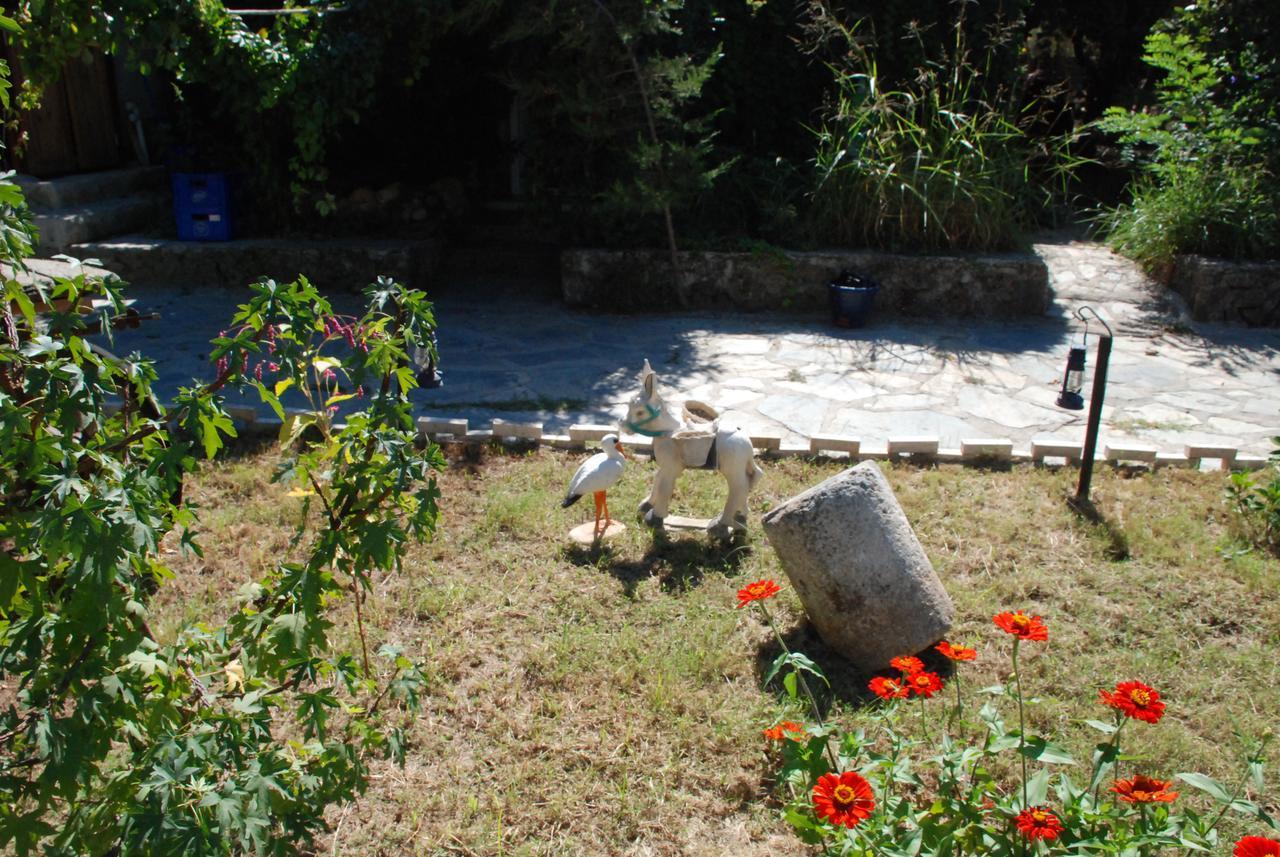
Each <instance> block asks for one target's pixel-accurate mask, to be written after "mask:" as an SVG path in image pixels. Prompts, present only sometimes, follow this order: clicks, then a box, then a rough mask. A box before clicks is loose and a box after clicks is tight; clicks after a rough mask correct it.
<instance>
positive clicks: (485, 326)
mask: <svg viewBox="0 0 1280 857" xmlns="http://www.w3.org/2000/svg"><path fill="white" fill-rule="evenodd" d="M1035 249H1036V251H1037V253H1039V254H1040V256H1041V257H1042V258H1043V259H1044V261H1045V263H1046V265H1047V266H1048V268H1049V272H1050V283H1051V285H1052V287H1053V289H1054V303H1053V305H1052V306H1051V308H1050V310H1049V312H1048V313H1047V314H1046V315H1045V316H1044V317H1043V318H1036V319H1027V320H1024V321H1015V322H1009V323H989V324H959V323H946V322H924V321H921V322H918V323H911V324H905V323H902V322H901V321H900V320H895V321H892V322H887V321H886V322H884V323H877V321H876V320H875V319H874V318H873V319H872V320H871V322H870V324H869V325H868V326H867V327H865V328H860V329H855V330H843V329H838V328H835V327H832V326H831V325H830V324H829V321H828V319H827V318H825V317H823V316H821V315H817V314H813V313H808V314H794V313H793V314H786V313H755V314H745V313H738V314H714V313H706V312H681V313H674V314H663V315H610V314H593V313H590V312H586V311H580V310H571V309H568V308H566V307H565V306H564V305H563V304H562V303H561V302H560V300H559V298H558V296H555V295H554V294H553V293H552V292H551V291H550V290H540V289H538V288H531V284H530V283H529V282H513V281H493V280H487V281H481V280H475V281H470V282H466V281H461V280H454V281H449V282H445V283H441V284H440V286H439V287H438V288H437V290H436V293H435V294H433V298H434V300H435V301H436V314H437V319H438V322H439V324H440V331H439V348H440V353H441V360H442V363H441V368H442V370H443V372H444V379H445V384H444V386H443V387H441V388H440V389H436V390H421V391H418V392H416V393H415V394H414V397H415V401H416V402H417V404H418V409H419V413H420V414H421V415H429V416H431V417H433V418H440V419H459V420H467V421H469V425H470V426H471V428H472V429H476V430H485V429H488V428H489V426H490V423H491V420H492V419H494V418H498V419H503V420H509V421H511V422H515V423H542V424H543V427H544V431H545V432H547V433H550V434H556V435H566V436H567V434H568V431H569V427H570V426H572V425H575V424H584V425H585V424H602V425H611V424H616V422H617V420H618V418H619V417H620V415H621V413H622V411H623V406H624V404H625V403H626V401H627V400H628V399H629V398H630V397H631V396H632V395H634V394H635V392H636V391H637V389H638V386H639V373H640V368H641V366H642V364H643V362H644V360H645V359H646V358H647V359H649V360H650V361H651V362H652V364H653V366H654V368H655V370H656V371H657V372H658V374H659V375H660V378H661V380H660V384H661V388H662V389H663V390H664V392H665V394H666V395H667V396H668V397H669V398H672V399H676V400H679V399H681V398H686V397H687V398H696V399H699V400H702V401H706V402H708V403H710V404H713V405H717V406H719V407H720V408H721V409H722V410H723V411H725V412H726V415H727V418H728V419H729V420H730V421H731V422H736V423H737V424H738V425H740V426H742V427H743V428H745V429H746V430H747V431H748V432H749V433H751V434H752V435H755V436H776V437H778V438H780V440H781V443H782V444H783V445H785V446H786V447H787V448H799V447H802V446H803V447H807V445H808V443H809V438H810V437H812V436H815V435H821V436H841V437H846V438H853V439H858V440H860V441H861V443H862V446H863V447H864V448H865V449H871V450H881V451H883V450H885V449H887V448H888V442H889V440H890V439H891V438H893V437H916V436H920V435H930V436H935V437H937V439H938V441H939V444H940V447H941V448H942V449H959V448H960V447H961V444H962V442H963V441H964V440H966V439H972V438H983V439H990V440H996V439H1007V440H1009V441H1011V442H1012V444H1013V446H1014V448H1015V449H1022V450H1026V449H1030V448H1031V445H1032V441H1033V440H1034V439H1036V438H1043V437H1048V436H1052V437H1053V438H1055V439H1057V440H1060V441H1063V442H1073V441H1074V442H1080V441H1082V440H1083V435H1084V425H1085V418H1086V414H1087V411H1066V410H1062V409H1060V408H1058V407H1057V406H1056V396H1057V392H1058V387H1059V384H1060V379H1061V376H1062V372H1063V368H1064V364H1065V361H1066V352H1067V349H1068V348H1069V347H1070V345H1071V344H1073V343H1077V342H1079V340H1080V329H1079V327H1078V325H1077V324H1076V322H1075V320H1074V319H1073V318H1072V314H1073V313H1074V311H1075V310H1076V308H1078V307H1079V306H1081V305H1083V304H1089V305H1092V306H1095V307H1097V308H1099V310H1100V311H1103V312H1104V314H1106V315H1108V317H1109V318H1110V321H1111V324H1112V327H1113V328H1114V329H1115V331H1116V334H1117V336H1116V339H1115V341H1114V351H1113V355H1112V362H1111V369H1110V373H1109V383H1108V388H1107V394H1106V395H1107V399H1106V401H1107V405H1108V407H1106V408H1104V414H1103V416H1104V421H1103V431H1102V438H1101V441H1100V448H1101V447H1102V445H1105V444H1110V445H1111V446H1112V447H1114V448H1117V449H1121V448H1129V447H1142V446H1151V447H1158V448H1159V449H1161V450H1162V451H1165V452H1168V453H1170V454H1174V453H1178V454H1180V453H1181V452H1182V450H1183V448H1184V447H1185V445H1187V444H1199V445H1211V446H1231V447H1235V448H1237V449H1239V450H1240V452H1241V453H1244V454H1248V455H1254V456H1257V455H1265V454H1266V453H1268V452H1269V451H1270V449H1271V444H1270V443H1269V438H1271V437H1273V436H1275V435H1278V434H1280V330H1275V329H1256V328H1255V329H1244V328H1234V327H1226V326H1222V325H1209V324H1196V323H1193V322H1191V321H1189V320H1188V318H1187V317H1186V315H1185V314H1184V313H1183V312H1182V310H1181V307H1180V306H1179V304H1178V300H1177V298H1176V297H1173V296H1171V295H1170V294H1169V293H1167V292H1166V291H1165V290H1163V289H1162V288H1160V287H1158V286H1157V285H1156V284H1154V283H1152V282H1151V281H1150V280H1148V279H1147V278H1146V277H1145V276H1143V275H1142V273H1141V272H1140V271H1139V270H1138V269H1137V268H1136V267H1135V266H1134V265H1133V264H1132V263H1130V262H1128V261H1127V260H1125V259H1122V258H1120V257H1118V256H1116V255H1114V254H1112V253H1110V252H1109V251H1108V250H1107V249H1105V248H1103V247H1101V246H1099V245H1096V244H1091V243H1084V242H1074V243H1073V242H1062V243H1044V244H1038V245H1036V248H1035ZM535 285H536V284H535ZM129 294H130V296H131V297H133V298H136V299H137V301H138V303H137V306H138V308H139V309H140V310H143V311H158V312H160V313H161V315H162V320H161V321H159V322H149V323H147V324H145V325H143V327H142V328H141V329H139V330H136V331H124V332H121V333H120V334H119V335H118V336H117V342H116V350H117V351H118V352H128V351H131V350H133V349H139V350H141V351H143V352H144V353H146V354H148V355H150V356H152V357H153V358H154V359H155V360H156V362H157V368H158V370H159V373H160V379H161V381H160V388H161V391H162V392H171V391H172V390H174V389H176V386H177V385H178V384H180V383H189V382H190V380H191V379H192V378H194V377H203V378H207V377H208V376H209V374H210V371H209V367H208V366H207V360H206V355H207V343H208V340H209V339H210V338H211V337H213V336H215V335H216V334H217V333H218V331H219V330H220V329H221V327H222V326H223V325H225V324H226V323H227V320H229V319H230V316H231V314H232V313H233V312H234V309H235V306H236V304H238V303H241V302H242V301H243V300H244V299H245V297H246V296H247V294H248V292H247V290H246V289H230V288H227V289H192V288H183V287H181V286H173V285H170V286H166V285H143V286H137V287H134V288H131V289H130V292H129ZM333 299H334V301H335V304H337V305H338V308H339V309H340V310H343V311H351V310H354V309H355V308H356V306H357V300H358V298H356V297H354V296H353V295H351V294H349V293H342V294H335V295H334V296H333ZM1094 330H1096V326H1095V327H1094ZM1095 342H1096V339H1093V338H1090V340H1089V343H1088V347H1089V367H1088V371H1087V374H1086V380H1085V393H1086V395H1087V394H1088V392H1089V390H1090V387H1091V384H1092V373H1093V369H1094V366H1093V360H1094V343H1095ZM247 404H250V405H252V404H255V403H253V402H249V403H247Z"/></svg>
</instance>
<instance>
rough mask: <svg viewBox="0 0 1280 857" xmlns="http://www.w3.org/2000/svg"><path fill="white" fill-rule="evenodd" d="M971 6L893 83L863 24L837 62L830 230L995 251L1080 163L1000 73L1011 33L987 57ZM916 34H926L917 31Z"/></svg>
mask: <svg viewBox="0 0 1280 857" xmlns="http://www.w3.org/2000/svg"><path fill="white" fill-rule="evenodd" d="M963 23H964V22H963V17H961V18H959V19H958V20H957V22H956V24H955V27H954V33H955V37H954V40H953V42H952V45H951V47H950V48H949V49H948V50H947V51H946V52H945V53H944V56H942V57H941V58H939V59H937V60H932V61H929V62H927V63H925V64H924V65H922V66H920V67H919V68H918V69H917V70H916V76H915V79H914V80H913V81H911V82H910V83H908V84H905V85H901V86H896V87H895V86H893V85H887V84H886V82H885V80H884V79H883V78H882V77H881V76H880V74H879V69H878V65H877V62H876V58H875V56H874V55H873V54H872V52H871V49H870V48H869V47H868V46H867V45H866V44H864V43H863V42H862V41H860V40H859V39H858V37H857V36H856V33H855V30H856V28H845V27H842V26H840V25H835V24H833V25H832V26H835V27H837V28H838V34H839V36H840V37H841V38H842V39H843V41H844V43H845V44H847V46H848V51H847V53H846V55H845V58H844V59H843V60H842V61H841V62H839V63H837V64H832V65H831V66H830V68H831V70H832V72H833V73H834V75H835V92H834V98H833V99H832V106H831V108H830V109H829V110H828V112H827V115H826V116H825V118H824V119H823V121H822V123H821V125H820V126H819V127H818V128H817V129H816V130H815V134H816V137H817V155H816V165H817V168H818V169H817V173H818V184H817V187H816V189H815V190H814V194H813V201H814V209H813V213H814V216H815V219H816V220H817V222H818V229H819V231H820V232H822V233H823V234H824V236H825V237H826V239H827V240H832V241H836V242H838V243H840V244H843V245H851V246H871V247H882V248H886V249H895V250H970V251H986V250H1000V249H1007V248H1009V247H1011V246H1013V245H1014V244H1015V243H1016V241H1017V238H1018V235H1019V233H1020V232H1022V231H1023V230H1025V229H1027V228H1029V227H1031V226H1033V225H1034V224H1035V222H1036V221H1037V219H1038V217H1039V216H1040V215H1041V214H1042V213H1043V212H1044V211H1045V210H1046V207H1047V205H1048V204H1050V203H1051V202H1052V201H1053V200H1054V198H1055V197H1056V196H1057V195H1058V193H1059V192H1060V191H1062V190H1064V189H1065V182H1066V180H1067V179H1068V178H1069V177H1070V173H1071V169H1072V167H1073V166H1074V165H1075V164H1076V163H1078V161H1077V160H1075V159H1073V158H1072V156H1071V154H1070V149H1069V143H1070V140H1069V138H1066V137H1061V138H1052V139H1046V140H1043V141H1037V140H1034V139H1032V138H1031V137H1030V136H1029V135H1028V133H1027V132H1026V130H1025V125H1026V124H1027V122H1028V121H1030V119H1031V118H1032V111H1030V110H1021V109H1019V108H1018V106H1017V103H1018V98H1017V95H1016V93H1015V92H1014V91H1013V90H1012V89H1011V88H1009V87H1005V86H1001V85H998V84H993V83H992V77H993V70H994V68H995V60H996V54H997V52H998V51H999V50H1000V49H1001V48H1002V42H1001V39H1000V38H998V37H996V38H993V39H992V40H991V41H990V42H989V43H988V47H987V48H986V51H985V54H984V56H983V57H982V58H981V61H980V62H979V63H977V64H975V63H974V62H972V61H971V57H970V54H969V50H968V48H967V45H966V42H965V37H964V29H963ZM917 38H919V36H918V34H917Z"/></svg>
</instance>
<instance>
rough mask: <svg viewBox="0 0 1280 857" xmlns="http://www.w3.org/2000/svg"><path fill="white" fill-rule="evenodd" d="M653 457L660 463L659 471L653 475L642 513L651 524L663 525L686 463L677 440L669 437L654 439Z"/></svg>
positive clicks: (641, 505)
mask: <svg viewBox="0 0 1280 857" xmlns="http://www.w3.org/2000/svg"><path fill="white" fill-rule="evenodd" d="M653 459H654V461H655V462H657V464H658V473H657V475H655V476H654V477H653V487H652V488H651V489H650V490H649V496H648V497H646V498H645V500H644V502H643V503H641V504H640V514H641V515H643V516H644V522H645V523H646V524H648V525H649V526H651V527H661V526H662V519H663V518H665V517H667V511H668V510H669V509H670V508H671V495H672V493H673V492H674V491H675V489H676V480H677V479H678V478H679V477H680V474H681V472H683V471H684V463H683V462H682V461H681V459H680V450H679V449H677V448H676V443H675V441H674V440H672V439H671V438H669V437H660V438H655V439H654V441H653Z"/></svg>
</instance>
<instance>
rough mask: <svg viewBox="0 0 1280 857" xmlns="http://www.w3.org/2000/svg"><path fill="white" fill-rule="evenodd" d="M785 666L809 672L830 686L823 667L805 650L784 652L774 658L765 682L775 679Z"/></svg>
mask: <svg viewBox="0 0 1280 857" xmlns="http://www.w3.org/2000/svg"><path fill="white" fill-rule="evenodd" d="M784 666H789V667H791V668H792V670H795V671H798V672H807V673H809V674H810V675H812V676H815V677H816V678H819V679H821V680H822V683H823V684H826V685H827V686H830V684H831V683H830V682H828V681H827V677H826V676H825V675H823V674H822V669H821V668H820V667H819V666H818V665H817V664H815V663H814V662H813V661H812V660H811V659H810V658H809V656H808V655H805V654H804V653H803V652H783V653H782V654H780V655H778V656H777V657H776V658H774V659H773V664H772V665H771V666H770V667H769V672H768V673H767V674H765V677H764V683H765V684H768V683H769V682H771V681H773V678H774V676H776V675H777V674H778V671H779V670H781V669H782V668H783V667H784Z"/></svg>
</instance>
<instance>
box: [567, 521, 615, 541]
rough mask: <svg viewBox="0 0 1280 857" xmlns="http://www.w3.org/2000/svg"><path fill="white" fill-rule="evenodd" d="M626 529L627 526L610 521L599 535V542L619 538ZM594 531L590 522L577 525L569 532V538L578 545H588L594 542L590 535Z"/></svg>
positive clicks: (593, 525) (593, 526)
mask: <svg viewBox="0 0 1280 857" xmlns="http://www.w3.org/2000/svg"><path fill="white" fill-rule="evenodd" d="M626 529H627V525H626V524H624V523H622V522H621V521H611V522H610V523H609V526H607V527H605V530H604V532H603V533H601V534H600V540H601V541H604V540H605V539H611V538H614V537H616V536H620V535H622V534H623V533H624V532H626ZM594 530H595V524H594V523H592V522H591V521H587V522H586V523H585V524H579V525H578V526H576V527H574V528H573V529H572V530H570V531H569V538H571V539H573V540H574V541H575V542H577V543H578V544H580V545H590V544H593V543H594V542H595V541H596V540H595V538H594V537H593V535H592V533H593V531H594Z"/></svg>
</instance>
